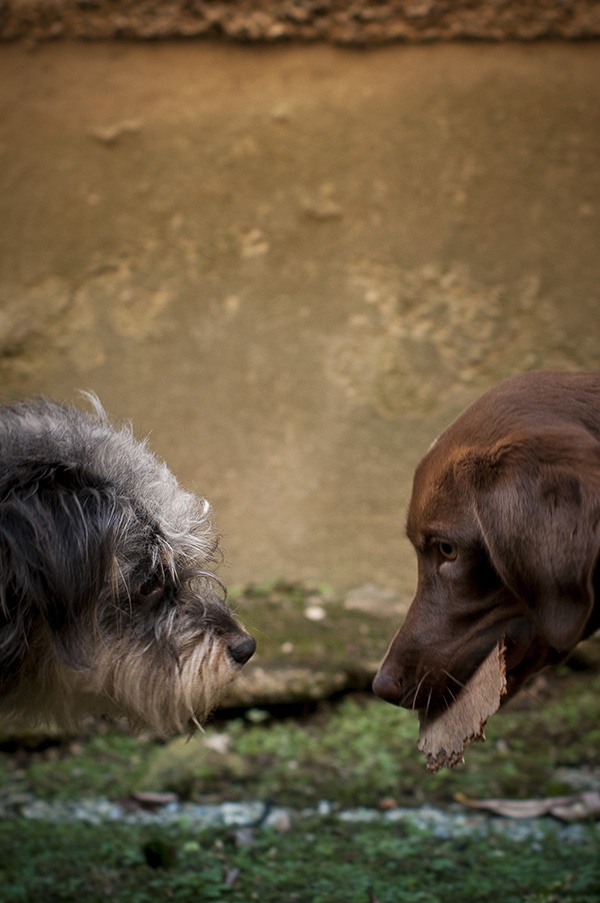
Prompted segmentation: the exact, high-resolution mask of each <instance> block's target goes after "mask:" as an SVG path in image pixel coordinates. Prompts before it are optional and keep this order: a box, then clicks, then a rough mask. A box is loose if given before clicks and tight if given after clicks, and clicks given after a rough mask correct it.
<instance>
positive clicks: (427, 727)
mask: <svg viewBox="0 0 600 903" xmlns="http://www.w3.org/2000/svg"><path fill="white" fill-rule="evenodd" d="M504 652H505V649H504V645H503V644H502V643H498V644H497V645H496V646H494V648H493V649H492V651H491V652H490V654H489V655H488V657H487V658H486V659H485V660H484V661H483V662H482V664H481V665H480V666H479V668H478V669H477V671H476V672H475V674H474V675H473V677H472V678H471V680H470V681H469V682H468V683H467V684H466V686H465V687H464V688H463V689H462V690H461V692H460V695H459V696H458V697H457V699H456V701H455V702H453V703H452V705H451V706H450V707H449V708H447V709H445V710H444V711H443V712H441V713H438V714H436V715H433V716H428V715H426V714H425V713H420V714H419V720H420V722H421V726H420V730H419V749H420V751H421V752H422V753H425V756H426V759H427V770H428V771H439V770H440V768H451V767H452V766H453V765H456V764H457V763H458V762H464V752H465V748H466V747H467V746H468V745H469V743H473V741H474V740H485V731H484V727H485V723H486V721H487V719H488V718H489V717H490V715H493V714H494V712H497V711H498V709H499V708H500V702H501V700H502V697H503V696H504V694H505V693H506V662H505V660H504Z"/></svg>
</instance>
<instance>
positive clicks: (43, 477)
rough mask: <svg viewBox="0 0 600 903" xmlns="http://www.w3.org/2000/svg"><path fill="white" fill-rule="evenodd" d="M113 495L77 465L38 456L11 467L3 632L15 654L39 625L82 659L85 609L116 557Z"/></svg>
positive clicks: (5, 514) (3, 521)
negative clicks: (31, 462)
mask: <svg viewBox="0 0 600 903" xmlns="http://www.w3.org/2000/svg"><path fill="white" fill-rule="evenodd" d="M114 508H115V499H114V497H113V493H112V490H111V489H110V487H106V486H103V485H102V484H101V483H99V482H98V481H91V480H90V478H89V475H87V474H85V473H84V472H83V471H82V470H81V469H80V468H77V467H74V466H72V465H65V464H62V463H56V462H52V463H44V464H42V463H40V462H37V463H36V464H35V465H27V466H25V467H22V468H20V469H18V468H14V469H13V470H11V473H10V475H9V477H8V478H7V479H6V480H5V485H4V487H3V494H2V498H1V499H0V640H1V641H2V646H3V649H4V654H5V658H9V659H10V658H18V656H19V654H23V652H22V651H23V650H24V649H27V645H28V644H29V643H31V642H32V641H33V638H34V635H36V634H39V631H44V632H47V633H49V635H50V636H51V637H52V642H54V643H55V644H56V645H58V646H59V647H60V648H59V649H58V650H57V651H59V652H60V653H61V654H62V656H63V657H65V658H66V659H67V660H69V661H70V662H71V664H73V665H78V664H84V661H85V654H84V650H83V649H82V644H81V643H80V636H81V635H82V634H83V633H84V632H85V629H86V627H88V629H89V624H87V622H86V613H89V612H90V611H95V604H92V605H90V603H95V601H96V599H97V597H98V593H99V592H100V589H101V588H102V586H103V585H104V583H105V581H106V578H107V572H108V571H109V568H110V566H111V562H112V558H113V547H114V536H113V529H114V528H113V526H112V524H113V521H114V517H113V513H114Z"/></svg>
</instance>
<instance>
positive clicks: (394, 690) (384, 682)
mask: <svg viewBox="0 0 600 903" xmlns="http://www.w3.org/2000/svg"><path fill="white" fill-rule="evenodd" d="M373 692H374V693H375V696H379V697H380V699H385V701H386V702H391V703H392V705H400V695H401V690H400V684H399V683H398V681H397V679H396V678H395V677H393V675H391V674H390V673H389V671H387V670H386V669H384V668H380V669H379V671H378V672H377V674H376V675H375V680H374V681H373Z"/></svg>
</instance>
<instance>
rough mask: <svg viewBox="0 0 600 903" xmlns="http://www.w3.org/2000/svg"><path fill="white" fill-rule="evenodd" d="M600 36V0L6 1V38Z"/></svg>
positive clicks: (350, 40)
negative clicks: (361, 0) (356, 0)
mask: <svg viewBox="0 0 600 903" xmlns="http://www.w3.org/2000/svg"><path fill="white" fill-rule="evenodd" d="M598 36H600V4H599V3H598V2H597V0H573V2H571V3H568V4H567V3H564V0H475V2H473V0H457V2H455V3H448V2H446V0H387V2H386V0H383V2H375V3H364V2H347V0H320V2H316V0H284V2H279V0H258V2H251V0H221V2H215V0H212V2H211V0H196V2H189V0H173V2H169V3H161V2H147V0H125V2H116V0H0V39H1V40H16V39H20V38H28V39H30V40H35V41H42V40H53V39H54V40H55V39H58V38H75V39H84V40H105V39H110V38H129V39H142V40H146V39H151V40H152V39H164V38H198V37H225V38H228V39H231V40H235V41H263V42H274V41H284V40H300V41H316V40H324V41H330V42H333V43H336V44H346V45H356V46H361V45H362V46H366V45H376V44H386V43H390V42H393V41H406V42H422V41H439V40H455V39H475V40H488V41H489V40H492V41H499V40H528V41H529V40H537V39H541V38H561V39H577V38H596V37H598Z"/></svg>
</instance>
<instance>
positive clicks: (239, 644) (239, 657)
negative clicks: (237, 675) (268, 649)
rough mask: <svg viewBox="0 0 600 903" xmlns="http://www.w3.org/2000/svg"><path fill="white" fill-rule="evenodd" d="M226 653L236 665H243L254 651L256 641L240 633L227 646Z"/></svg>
mask: <svg viewBox="0 0 600 903" xmlns="http://www.w3.org/2000/svg"><path fill="white" fill-rule="evenodd" d="M227 651H228V652H229V655H230V656H231V658H232V659H233V660H234V662H236V664H238V665H245V664H246V662H247V661H249V660H250V659H251V658H252V656H253V655H254V652H255V651H256V640H255V639H254V637H251V636H250V635H249V634H247V633H240V634H238V636H236V637H235V639H233V640H231V641H230V642H229V643H228V645H227Z"/></svg>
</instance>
